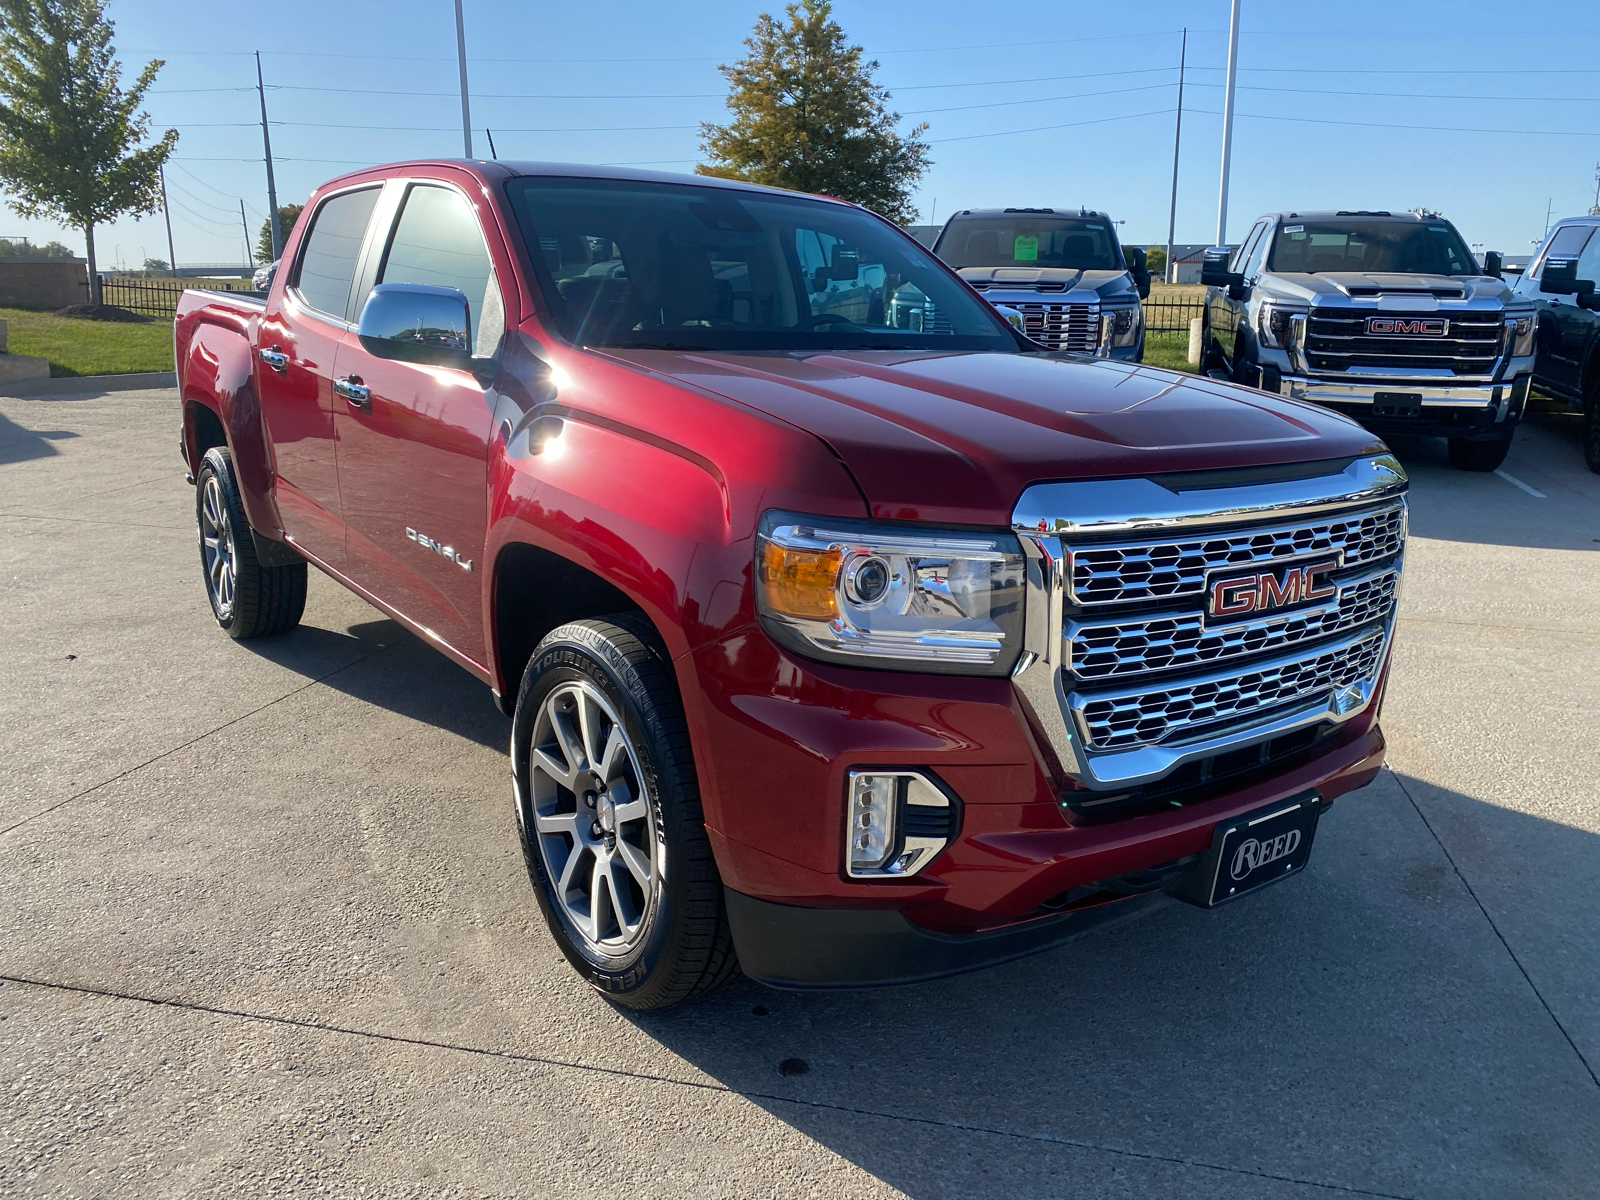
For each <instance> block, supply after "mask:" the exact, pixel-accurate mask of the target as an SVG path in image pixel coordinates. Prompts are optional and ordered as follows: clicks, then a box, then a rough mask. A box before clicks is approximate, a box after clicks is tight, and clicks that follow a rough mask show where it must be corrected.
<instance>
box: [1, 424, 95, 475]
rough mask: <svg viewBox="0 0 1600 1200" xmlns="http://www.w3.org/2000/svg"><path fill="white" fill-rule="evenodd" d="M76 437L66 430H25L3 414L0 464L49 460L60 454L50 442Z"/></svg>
mask: <svg viewBox="0 0 1600 1200" xmlns="http://www.w3.org/2000/svg"><path fill="white" fill-rule="evenodd" d="M77 436H78V435H77V434H76V433H73V432H72V431H71V430H67V429H25V428H23V427H22V426H21V425H18V424H17V423H16V422H15V421H13V420H11V419H9V418H8V417H6V416H5V415H4V414H0V463H18V462H27V461H28V460H29V459H33V458H49V457H50V456H51V455H53V454H60V453H61V451H59V450H57V449H56V448H55V447H54V446H52V445H51V444H50V443H51V442H59V441H63V440H65V439H66V438H75V437H77Z"/></svg>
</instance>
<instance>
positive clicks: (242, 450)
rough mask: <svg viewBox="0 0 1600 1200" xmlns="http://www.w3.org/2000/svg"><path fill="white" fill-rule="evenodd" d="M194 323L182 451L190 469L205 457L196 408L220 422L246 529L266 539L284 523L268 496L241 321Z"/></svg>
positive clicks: (268, 463) (266, 454)
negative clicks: (252, 530) (242, 508)
mask: <svg viewBox="0 0 1600 1200" xmlns="http://www.w3.org/2000/svg"><path fill="white" fill-rule="evenodd" d="M196 316H197V317H200V318H201V319H199V320H197V321H196V322H195V325H194V327H193V329H192V330H191V331H190V336H189V338H188V352H187V354H186V355H185V357H184V364H183V365H184V370H183V411H184V418H183V438H184V453H185V455H186V457H187V458H188V461H189V469H190V471H191V472H195V471H198V470H199V468H200V460H201V458H202V457H204V454H205V448H204V439H203V437H202V436H201V433H200V430H201V422H200V420H199V419H198V413H197V412H196V410H197V409H206V410H208V411H210V412H211V413H212V415H213V416H215V417H216V419H217V420H218V421H219V422H220V424H221V426H222V429H223V432H224V434H225V435H226V437H227V440H228V450H229V452H230V454H231V455H232V457H233V469H234V476H235V478H236V479H237V480H238V483H239V490H240V493H241V494H242V498H243V500H244V510H245V515H246V516H247V517H248V518H249V520H250V525H251V528H253V529H255V530H256V531H257V532H259V533H261V534H264V535H265V536H267V537H270V538H274V539H276V538H279V537H281V536H282V529H283V523H282V521H281V520H280V519H279V517H278V509H277V505H276V503H275V502H274V500H273V496H272V478H273V475H272V452H271V449H270V447H269V446H268V444H267V440H266V437H265V433H264V428H263V426H262V423H261V406H260V403H259V401H258V398H257V395H256V387H255V376H254V372H253V370H252V365H253V360H254V355H253V354H252V352H251V341H250V337H249V333H248V330H247V329H240V328H238V327H237V326H238V325H248V323H249V322H247V321H244V320H236V319H233V314H219V315H218V316H215V317H209V318H208V317H207V316H206V315H205V314H196Z"/></svg>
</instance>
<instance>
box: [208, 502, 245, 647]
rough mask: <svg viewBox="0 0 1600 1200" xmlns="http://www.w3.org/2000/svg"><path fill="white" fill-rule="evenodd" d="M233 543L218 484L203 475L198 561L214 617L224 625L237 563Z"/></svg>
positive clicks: (231, 595) (228, 615) (236, 552)
mask: <svg viewBox="0 0 1600 1200" xmlns="http://www.w3.org/2000/svg"><path fill="white" fill-rule="evenodd" d="M233 539H234V535H233V522H232V521H231V520H230V519H229V518H228V504H227V501H226V499H225V498H224V497H223V495H222V484H221V482H220V481H219V480H218V479H217V477H216V476H215V475H207V476H206V480H205V485H204V487H203V488H202V490H201V493H200V559H201V562H202V564H203V565H204V567H205V572H206V587H207V588H209V589H210V591H211V603H212V604H213V605H215V606H216V610H217V617H218V618H219V619H221V620H224V621H225V620H227V619H228V617H230V616H232V615H233V601H234V584H235V579H236V576H237V570H238V561H239V556H238V548H237V546H235V544H234V540H233Z"/></svg>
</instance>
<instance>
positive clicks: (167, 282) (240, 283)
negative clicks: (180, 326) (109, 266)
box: [100, 275, 250, 317]
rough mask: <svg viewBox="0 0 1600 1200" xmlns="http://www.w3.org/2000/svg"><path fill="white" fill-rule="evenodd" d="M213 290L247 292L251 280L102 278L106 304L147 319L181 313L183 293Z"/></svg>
mask: <svg viewBox="0 0 1600 1200" xmlns="http://www.w3.org/2000/svg"><path fill="white" fill-rule="evenodd" d="M192 287H204V288H210V289H212V290H215V291H230V292H240V291H248V290H249V287H250V281H249V280H248V279H130V278H128V277H127V276H125V275H102V276H101V277H100V290H101V294H102V295H103V296H104V297H105V303H107V304H112V305H115V306H116V307H118V308H125V309H127V310H128V311H129V312H136V313H142V314H143V315H145V316H147V317H170V316H172V315H173V314H174V313H176V312H177V311H178V297H179V296H181V295H183V293H184V289H186V288H192Z"/></svg>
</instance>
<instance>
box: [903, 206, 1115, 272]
mask: <svg viewBox="0 0 1600 1200" xmlns="http://www.w3.org/2000/svg"><path fill="white" fill-rule="evenodd" d="M1112 234H1113V230H1112V229H1111V228H1110V222H1108V221H1106V220H1105V219H1104V218H1085V219H1083V220H1077V219H1071V218H1067V217H1011V216H1000V217H956V218H955V219H954V220H952V221H951V222H950V224H948V225H946V226H945V229H944V232H943V233H942V234H940V235H939V242H938V244H937V245H936V246H935V247H934V253H936V254H937V255H938V256H939V257H940V258H942V259H944V261H945V262H947V263H949V264H950V265H951V266H952V267H958V268H959V267H1061V268H1065V269H1067V270H1073V271H1084V270H1089V271H1120V270H1122V269H1123V267H1122V249H1121V247H1119V246H1118V245H1117V242H1116V238H1115V237H1113V236H1112Z"/></svg>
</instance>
